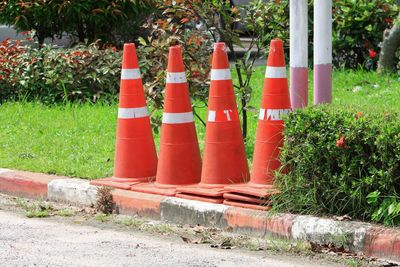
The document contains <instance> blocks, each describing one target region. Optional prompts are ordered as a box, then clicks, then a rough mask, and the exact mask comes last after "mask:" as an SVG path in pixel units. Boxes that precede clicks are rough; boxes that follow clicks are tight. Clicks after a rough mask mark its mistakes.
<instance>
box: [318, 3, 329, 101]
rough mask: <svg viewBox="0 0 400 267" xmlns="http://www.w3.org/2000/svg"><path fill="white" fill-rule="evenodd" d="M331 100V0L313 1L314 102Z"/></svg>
mask: <svg viewBox="0 0 400 267" xmlns="http://www.w3.org/2000/svg"><path fill="white" fill-rule="evenodd" d="M331 102H332V0H315V1H314V104H315V105H317V104H323V103H331Z"/></svg>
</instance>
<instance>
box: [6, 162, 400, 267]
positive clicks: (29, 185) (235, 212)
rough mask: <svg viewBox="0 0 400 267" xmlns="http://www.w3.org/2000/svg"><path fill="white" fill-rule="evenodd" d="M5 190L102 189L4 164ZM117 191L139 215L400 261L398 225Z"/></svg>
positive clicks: (54, 195)
mask: <svg viewBox="0 0 400 267" xmlns="http://www.w3.org/2000/svg"><path fill="white" fill-rule="evenodd" d="M0 192H4V193H8V194H11V195H16V196H21V197H29V198H42V199H43V198H47V199H49V200H52V201H60V202H65V203H70V204H75V205H80V206H93V205H94V203H95V200H96V193H97V188H96V187H95V186H93V185H90V184H89V181H88V180H82V179H76V178H68V177H60V176H55V175H47V174H41V173H32V172H26V171H14V170H9V169H1V168H0ZM112 194H113V199H114V202H115V203H116V207H117V208H118V210H119V212H120V213H122V214H130V215H133V214H137V215H139V216H144V217H148V218H152V219H158V220H163V221H167V222H171V223H178V224H191V225H197V224H198V225H203V226H211V227H218V228H223V229H227V228H230V229H232V230H234V231H236V232H244V233H248V234H252V235H257V236H274V237H279V238H286V239H291V240H307V241H310V242H314V243H317V244H320V245H326V244H334V245H335V246H343V247H345V248H346V249H349V250H350V251H353V252H357V253H360V252H361V253H364V254H365V255H366V256H370V257H379V258H382V259H387V260H391V261H395V262H400V228H398V227H396V228H387V227H383V226H375V225H372V224H369V223H362V222H354V221H337V220H333V219H327V218H319V217H313V216H303V215H293V214H273V215H271V214H268V213H267V212H263V211H257V210H250V209H244V208H236V207H229V206H225V205H220V204H210V203H205V202H199V201H194V200H185V199H180V198H175V197H164V196H158V195H149V194H144V193H137V192H133V191H126V190H118V189H116V190H113V192H112Z"/></svg>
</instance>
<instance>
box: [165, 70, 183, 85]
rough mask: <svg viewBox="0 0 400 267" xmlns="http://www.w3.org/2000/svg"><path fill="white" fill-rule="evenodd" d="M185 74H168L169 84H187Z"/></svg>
mask: <svg viewBox="0 0 400 267" xmlns="http://www.w3.org/2000/svg"><path fill="white" fill-rule="evenodd" d="M186 82H187V81H186V73H185V72H167V83H186Z"/></svg>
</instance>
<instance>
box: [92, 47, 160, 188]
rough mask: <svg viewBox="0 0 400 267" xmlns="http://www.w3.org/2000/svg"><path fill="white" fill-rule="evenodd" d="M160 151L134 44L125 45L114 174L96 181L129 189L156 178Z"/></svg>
mask: <svg viewBox="0 0 400 267" xmlns="http://www.w3.org/2000/svg"><path fill="white" fill-rule="evenodd" d="M156 170H157V154H156V149H155V145H154V139H153V133H152V130H151V125H150V119H149V114H148V111H147V107H146V98H145V95H144V91H143V85H142V79H141V77H140V70H139V65H138V59H137V55H136V47H135V44H125V45H124V55H123V59H122V72H121V84H120V95H119V108H118V126H117V140H116V146H115V161H114V176H113V177H112V178H106V179H99V180H94V181H92V182H91V184H93V185H103V186H112V187H116V188H120V189H130V186H131V185H132V184H135V183H138V182H145V181H148V180H154V177H155V175H156Z"/></svg>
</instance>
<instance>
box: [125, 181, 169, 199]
mask: <svg viewBox="0 0 400 267" xmlns="http://www.w3.org/2000/svg"><path fill="white" fill-rule="evenodd" d="M130 190H132V191H136V192H140V193H147V194H155V195H162V196H169V197H173V196H175V194H176V187H173V186H168V187H162V186H160V185H157V184H156V183H137V184H134V185H133V186H131V187H130Z"/></svg>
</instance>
